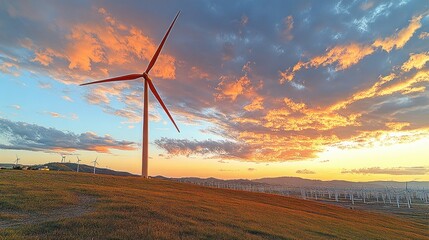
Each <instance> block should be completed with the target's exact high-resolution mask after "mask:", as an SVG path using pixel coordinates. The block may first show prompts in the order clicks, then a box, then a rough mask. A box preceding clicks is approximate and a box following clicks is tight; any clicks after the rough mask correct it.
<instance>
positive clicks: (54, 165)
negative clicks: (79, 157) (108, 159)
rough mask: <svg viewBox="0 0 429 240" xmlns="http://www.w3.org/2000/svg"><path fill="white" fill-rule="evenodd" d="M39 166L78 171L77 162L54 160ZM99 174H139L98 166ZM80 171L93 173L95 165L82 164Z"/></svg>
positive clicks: (52, 169) (54, 169)
mask: <svg viewBox="0 0 429 240" xmlns="http://www.w3.org/2000/svg"><path fill="white" fill-rule="evenodd" d="M39 166H47V167H48V168H49V169H50V170H51V171H56V170H59V171H71V172H76V169H77V163H59V162H56V163H55V162H54V163H46V164H43V165H39ZM95 171H96V173H97V174H105V175H113V176H137V175H134V174H131V173H129V172H120V171H115V170H111V169H107V168H99V167H97V168H96V169H95ZM79 172H83V173H93V172H94V167H93V166H88V165H85V164H80V165H79Z"/></svg>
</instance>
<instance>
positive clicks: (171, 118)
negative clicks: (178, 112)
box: [146, 76, 180, 132]
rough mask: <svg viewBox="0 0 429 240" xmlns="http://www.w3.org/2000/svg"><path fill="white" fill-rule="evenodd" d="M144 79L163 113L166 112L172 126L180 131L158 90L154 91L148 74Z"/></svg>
mask: <svg viewBox="0 0 429 240" xmlns="http://www.w3.org/2000/svg"><path fill="white" fill-rule="evenodd" d="M146 81H147V82H148V85H149V88H150V90H151V91H152V93H153V95H154V96H155V97H156V99H157V100H158V102H159V103H160V104H161V106H162V108H163V109H164V111H165V113H167V115H168V117H169V118H170V120H171V122H173V124H174V126H175V127H176V129H177V131H178V132H180V130H179V128H178V127H177V124H176V122H174V119H173V117H172V116H171V114H170V112H169V111H168V109H167V107H166V106H165V104H164V102H163V101H162V99H161V96H159V94H158V91H156V88H155V86H154V85H153V83H152V80H151V79H150V78H149V76H148V77H147V78H146Z"/></svg>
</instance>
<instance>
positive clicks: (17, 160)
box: [14, 154, 21, 166]
mask: <svg viewBox="0 0 429 240" xmlns="http://www.w3.org/2000/svg"><path fill="white" fill-rule="evenodd" d="M15 156H16V160H15V162H14V164H15V166H16V165H18V164H19V160H21V158H19V157H18V155H17V154H15Z"/></svg>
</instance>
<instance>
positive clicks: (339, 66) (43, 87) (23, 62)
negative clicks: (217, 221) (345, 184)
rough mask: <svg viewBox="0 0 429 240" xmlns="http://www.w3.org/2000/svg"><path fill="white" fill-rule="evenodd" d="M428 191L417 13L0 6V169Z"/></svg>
mask: <svg viewBox="0 0 429 240" xmlns="http://www.w3.org/2000/svg"><path fill="white" fill-rule="evenodd" d="M179 10H181V15H180V17H179V18H178V20H177V22H176V25H175V26H174V28H173V30H172V32H171V34H170V37H169V39H168V40H167V43H166V45H165V47H164V49H163V52H162V54H161V56H160V58H159V59H158V62H157V63H156V65H155V67H154V69H153V70H152V72H151V76H152V78H153V81H154V84H155V85H156V87H157V89H158V91H159V93H160V95H161V96H162V98H163V100H164V102H165V103H166V105H167V107H168V108H169V110H170V112H171V113H172V115H173V118H174V119H175V120H176V122H177V124H178V126H179V128H180V130H181V133H178V132H177V131H176V130H175V128H174V125H173V124H171V122H170V121H169V119H168V117H167V115H166V114H164V112H163V110H162V108H161V107H160V105H159V104H158V103H157V102H156V99H155V98H153V95H151V94H150V101H149V106H150V108H149V113H150V120H151V121H150V125H149V140H150V143H149V148H150V149H149V156H150V159H149V174H150V175H152V176H155V175H164V176H169V177H181V176H198V177H218V178H228V179H230V178H249V179H254V178H260V177H275V176H297V177H303V178H310V179H322V180H332V179H344V180H351V181H369V180H398V181H411V180H429V91H428V87H429V1H407V0H402V1H192V0H188V1H101V0H100V1H23V0H22V1H2V0H0V79H1V80H0V82H1V86H0V163H12V162H13V161H14V160H15V158H16V156H15V155H16V154H17V155H18V156H19V157H20V158H21V162H22V164H36V163H45V162H53V161H60V160H61V156H60V154H67V155H68V156H67V161H68V160H70V161H72V162H76V156H79V158H80V159H82V160H83V162H82V163H84V164H90V162H91V161H93V160H94V159H95V158H96V157H97V156H98V159H99V163H100V167H109V168H112V169H115V170H121V171H129V172H132V173H136V174H140V173H141V141H142V122H141V115H142V110H141V109H142V106H143V99H142V90H143V84H142V83H143V82H142V80H141V79H140V80H137V81H130V82H120V83H110V84H102V85H91V86H84V87H81V86H78V84H81V83H84V82H89V81H94V80H98V79H103V78H107V77H113V76H117V75H122V74H128V73H141V72H143V71H144V70H145V69H146V66H147V64H148V62H149V61H150V59H151V57H152V55H153V53H154V52H155V50H156V48H157V45H158V44H159V42H160V40H161V38H162V37H163V35H164V33H165V31H166V29H167V28H168V26H169V24H170V23H171V21H172V19H173V17H174V16H175V14H176V13H177V11H179Z"/></svg>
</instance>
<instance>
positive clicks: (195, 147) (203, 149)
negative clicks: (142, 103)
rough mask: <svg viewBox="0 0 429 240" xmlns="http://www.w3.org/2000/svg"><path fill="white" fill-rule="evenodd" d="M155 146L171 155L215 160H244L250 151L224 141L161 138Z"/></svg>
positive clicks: (156, 141)
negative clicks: (198, 156)
mask: <svg viewBox="0 0 429 240" xmlns="http://www.w3.org/2000/svg"><path fill="white" fill-rule="evenodd" d="M155 145H157V146H158V147H159V148H161V149H163V150H165V151H166V152H167V153H168V154H170V155H185V156H191V155H210V156H212V157H215V158H244V157H245V155H246V154H248V149H246V148H245V146H243V145H242V144H239V143H234V142H230V141H224V140H219V141H215V140H203V141H197V140H187V139H169V138H165V137H163V138H161V139H157V140H155Z"/></svg>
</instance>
